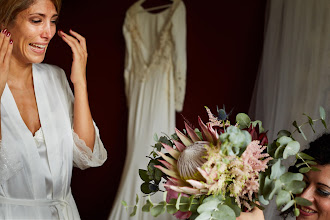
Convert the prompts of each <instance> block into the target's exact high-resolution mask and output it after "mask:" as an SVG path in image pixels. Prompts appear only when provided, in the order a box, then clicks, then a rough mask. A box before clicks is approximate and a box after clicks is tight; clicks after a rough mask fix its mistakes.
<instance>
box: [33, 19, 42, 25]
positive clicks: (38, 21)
mask: <svg viewBox="0 0 330 220" xmlns="http://www.w3.org/2000/svg"><path fill="white" fill-rule="evenodd" d="M40 22H41V20H32V23H35V24H37V23H40Z"/></svg>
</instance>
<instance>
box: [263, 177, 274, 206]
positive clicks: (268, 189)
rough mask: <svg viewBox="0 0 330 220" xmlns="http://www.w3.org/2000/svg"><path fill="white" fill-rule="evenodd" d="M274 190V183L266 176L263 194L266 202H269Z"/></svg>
mask: <svg viewBox="0 0 330 220" xmlns="http://www.w3.org/2000/svg"><path fill="white" fill-rule="evenodd" d="M273 188H274V181H272V180H270V179H269V176H266V178H265V184H264V188H263V193H262V195H263V196H264V198H265V199H266V200H269V195H270V193H271V192H272V190H273Z"/></svg>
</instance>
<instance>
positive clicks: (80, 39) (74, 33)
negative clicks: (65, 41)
mask: <svg viewBox="0 0 330 220" xmlns="http://www.w3.org/2000/svg"><path fill="white" fill-rule="evenodd" d="M70 34H72V35H73V36H74V37H76V38H77V39H78V41H79V43H80V45H81V46H82V48H83V49H84V50H85V51H86V52H87V46H86V39H85V38H84V37H83V36H81V35H80V34H78V33H77V32H75V31H73V30H71V29H70Z"/></svg>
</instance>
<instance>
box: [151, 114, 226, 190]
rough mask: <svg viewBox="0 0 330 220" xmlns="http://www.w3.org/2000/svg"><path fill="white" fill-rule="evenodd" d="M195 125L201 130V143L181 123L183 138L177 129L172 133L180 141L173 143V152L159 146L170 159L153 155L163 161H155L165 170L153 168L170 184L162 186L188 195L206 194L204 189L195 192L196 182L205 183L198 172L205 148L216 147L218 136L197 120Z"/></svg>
mask: <svg viewBox="0 0 330 220" xmlns="http://www.w3.org/2000/svg"><path fill="white" fill-rule="evenodd" d="M198 123H199V125H200V127H201V129H202V135H203V138H204V141H203V140H201V139H200V137H199V136H198V135H197V134H196V132H195V131H194V130H193V129H192V128H191V127H190V126H189V125H188V124H187V123H185V127H186V131H187V135H185V134H183V133H182V132H181V131H179V130H178V129H175V132H176V134H177V136H178V137H179V139H180V141H176V140H173V142H174V145H175V148H173V147H171V146H169V145H167V144H162V145H163V146H164V148H165V149H166V150H167V152H168V153H169V154H170V155H171V156H172V157H169V156H166V155H165V154H164V153H162V152H157V153H158V155H159V156H161V157H162V158H163V160H159V161H160V162H161V163H162V164H163V165H164V166H165V167H166V168H165V167H163V166H158V165H156V166H155V167H156V168H158V169H160V170H161V171H162V172H163V173H165V174H166V175H167V176H168V179H169V180H170V181H171V184H165V186H166V187H168V188H170V189H172V190H174V191H176V192H181V193H185V194H189V195H196V196H198V195H202V194H206V193H207V192H208V190H207V189H206V188H204V187H203V188H201V189H199V188H198V187H196V183H198V185H199V181H205V178H204V177H203V176H202V175H201V173H200V172H199V171H198V169H199V168H200V167H202V166H203V164H204V163H205V162H206V155H207V152H206V146H210V145H214V144H218V143H219V135H218V133H217V131H216V130H214V129H213V127H212V126H207V125H205V124H204V123H203V121H202V120H201V119H200V118H198Z"/></svg>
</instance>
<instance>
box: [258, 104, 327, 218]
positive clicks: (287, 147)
mask: <svg viewBox="0 0 330 220" xmlns="http://www.w3.org/2000/svg"><path fill="white" fill-rule="evenodd" d="M304 116H306V118H307V121H306V122H305V123H303V124H302V125H298V123H297V122H296V121H294V122H293V123H292V125H293V127H294V128H295V130H294V131H293V132H290V131H287V130H281V131H279V132H278V134H277V139H276V140H275V141H274V142H273V143H271V144H269V146H268V148H267V152H268V154H269V155H270V156H271V157H273V158H274V159H273V160H272V161H270V162H269V165H270V167H271V168H268V169H267V170H266V171H265V172H264V173H260V174H259V178H260V180H259V183H260V189H259V197H258V198H259V201H260V202H261V203H262V204H265V205H267V204H268V202H269V200H271V199H272V198H273V197H274V196H276V204H277V207H278V208H280V207H283V208H282V209H281V211H285V210H288V209H289V208H290V207H292V206H294V207H295V208H294V210H295V214H296V216H297V215H299V209H297V208H296V207H297V204H298V205H305V206H308V205H309V204H310V202H309V201H308V200H306V199H303V198H300V197H296V196H295V195H296V194H299V193H301V192H302V191H303V190H304V188H305V186H306V183H305V182H304V181H303V174H302V173H306V172H309V171H311V170H317V168H316V167H313V165H316V162H315V160H314V158H313V157H311V156H309V155H307V154H305V153H302V152H299V150H300V144H299V142H297V141H295V140H294V138H293V134H294V133H295V132H298V133H300V134H301V135H302V136H303V138H305V139H307V138H306V136H305V134H304V132H303V130H302V127H303V126H304V125H309V126H310V127H311V129H312V130H313V131H314V132H315V129H314V126H315V122H316V121H321V122H322V124H323V125H324V127H325V128H326V124H325V111H324V109H323V108H322V107H320V117H321V118H320V119H316V120H313V119H312V118H311V117H310V116H308V115H306V114H304ZM290 156H295V157H296V159H297V160H301V162H300V163H297V164H296V167H297V168H299V173H290V172H287V171H286V168H285V167H284V166H283V165H282V164H281V162H282V160H285V159H287V158H288V157H290Z"/></svg>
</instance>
